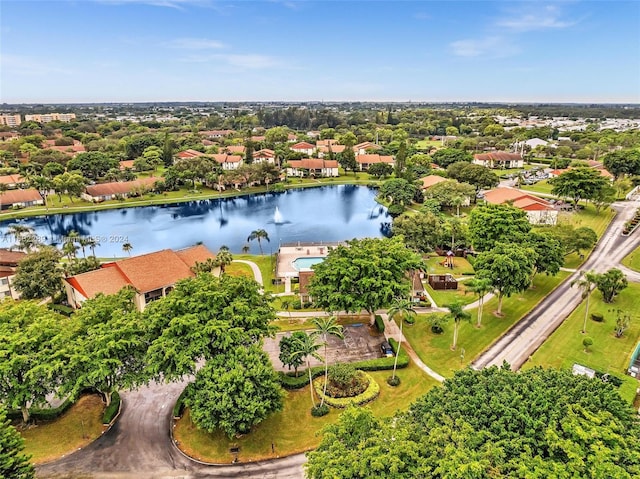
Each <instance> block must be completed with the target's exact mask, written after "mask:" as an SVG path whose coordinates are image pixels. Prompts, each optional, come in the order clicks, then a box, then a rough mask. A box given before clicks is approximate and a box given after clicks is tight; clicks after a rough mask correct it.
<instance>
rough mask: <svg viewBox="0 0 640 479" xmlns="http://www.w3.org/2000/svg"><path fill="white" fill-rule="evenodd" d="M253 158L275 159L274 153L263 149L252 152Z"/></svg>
mask: <svg viewBox="0 0 640 479" xmlns="http://www.w3.org/2000/svg"><path fill="white" fill-rule="evenodd" d="M253 157H254V158H275V157H276V152H275V151H273V150H270V149H269V148H263V149H262V150H258V151H254V152H253Z"/></svg>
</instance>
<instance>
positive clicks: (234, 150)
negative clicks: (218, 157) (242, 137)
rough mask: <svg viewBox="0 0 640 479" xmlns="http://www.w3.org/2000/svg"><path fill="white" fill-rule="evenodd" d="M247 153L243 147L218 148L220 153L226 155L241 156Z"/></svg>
mask: <svg viewBox="0 0 640 479" xmlns="http://www.w3.org/2000/svg"><path fill="white" fill-rule="evenodd" d="M246 152H247V148H246V147H245V146H244V145H229V146H223V147H221V148H220V153H228V154H230V155H242V156H244V154H245V153H246Z"/></svg>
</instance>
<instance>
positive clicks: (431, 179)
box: [420, 175, 449, 190]
mask: <svg viewBox="0 0 640 479" xmlns="http://www.w3.org/2000/svg"><path fill="white" fill-rule="evenodd" d="M420 181H421V182H422V189H423V190H427V189H429V188H431V187H432V186H433V185H437V184H438V183H442V182H443V181H449V178H445V177H443V176H438V175H429V176H425V177H424V178H420Z"/></svg>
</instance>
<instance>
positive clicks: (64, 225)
mask: <svg viewBox="0 0 640 479" xmlns="http://www.w3.org/2000/svg"><path fill="white" fill-rule="evenodd" d="M375 195H376V190H374V189H371V188H368V187H365V186H354V185H340V186H324V187H319V188H308V189H303V190H290V191H287V192H284V193H275V194H261V195H252V196H245V197H241V198H230V199H222V200H201V201H193V202H188V203H180V204H174V205H163V206H144V207H137V208H122V209H117V210H104V211H96V212H91V213H75V214H68V215H53V216H48V217H33V218H24V219H21V220H15V221H9V222H3V223H1V224H0V233H2V234H4V232H5V231H6V229H7V226H8V225H10V224H15V223H19V224H23V225H27V226H30V227H32V228H33V229H34V230H35V232H36V234H37V235H38V236H39V237H40V239H41V240H42V241H43V242H45V243H48V244H55V245H60V243H61V242H62V241H63V240H62V238H63V237H64V236H66V235H67V234H68V233H69V232H70V231H72V230H75V231H77V232H78V233H79V234H80V235H82V236H92V237H96V238H98V239H99V240H100V245H99V246H98V247H97V248H96V255H97V256H99V257H113V256H119V257H121V256H125V253H123V251H122V245H123V244H124V243H127V242H128V243H130V244H131V245H132V246H133V250H132V254H134V255H137V254H143V253H149V252H152V251H157V250H160V249H164V248H173V249H179V248H184V247H186V246H190V245H193V244H195V243H197V242H199V241H202V242H203V243H204V244H205V245H207V247H208V248H209V249H211V250H212V251H214V252H215V251H217V250H218V249H219V248H220V246H222V245H226V246H228V247H229V248H230V249H231V251H233V252H235V253H240V252H241V250H242V247H243V246H245V245H247V237H248V236H249V234H250V233H251V232H252V231H253V230H256V229H264V230H266V231H267V233H268V234H269V238H270V241H269V242H266V241H263V242H262V248H263V250H264V252H265V253H269V252H275V251H276V250H277V249H278V245H279V243H289V242H296V241H342V240H348V239H352V238H363V237H380V236H382V235H383V231H384V225H385V224H388V223H390V222H391V218H390V217H389V216H388V215H387V211H386V209H385V208H383V207H382V206H380V205H379V204H378V203H376V202H375V200H374V198H375ZM276 207H277V208H278V210H279V212H280V214H281V215H282V223H278V224H276V223H275V221H274V214H275V211H276ZM7 242H9V243H7ZM10 242H12V240H9V239H5V244H4V245H3V246H5V247H6V246H8V245H9V244H10ZM250 247H251V252H252V253H258V252H259V248H258V244H257V242H255V241H253V242H251V244H250Z"/></svg>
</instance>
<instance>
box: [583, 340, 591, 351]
mask: <svg viewBox="0 0 640 479" xmlns="http://www.w3.org/2000/svg"><path fill="white" fill-rule="evenodd" d="M582 345H583V346H584V350H585V352H587V351H589V347H590V346H593V339H591V338H584V339H583V340H582Z"/></svg>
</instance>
